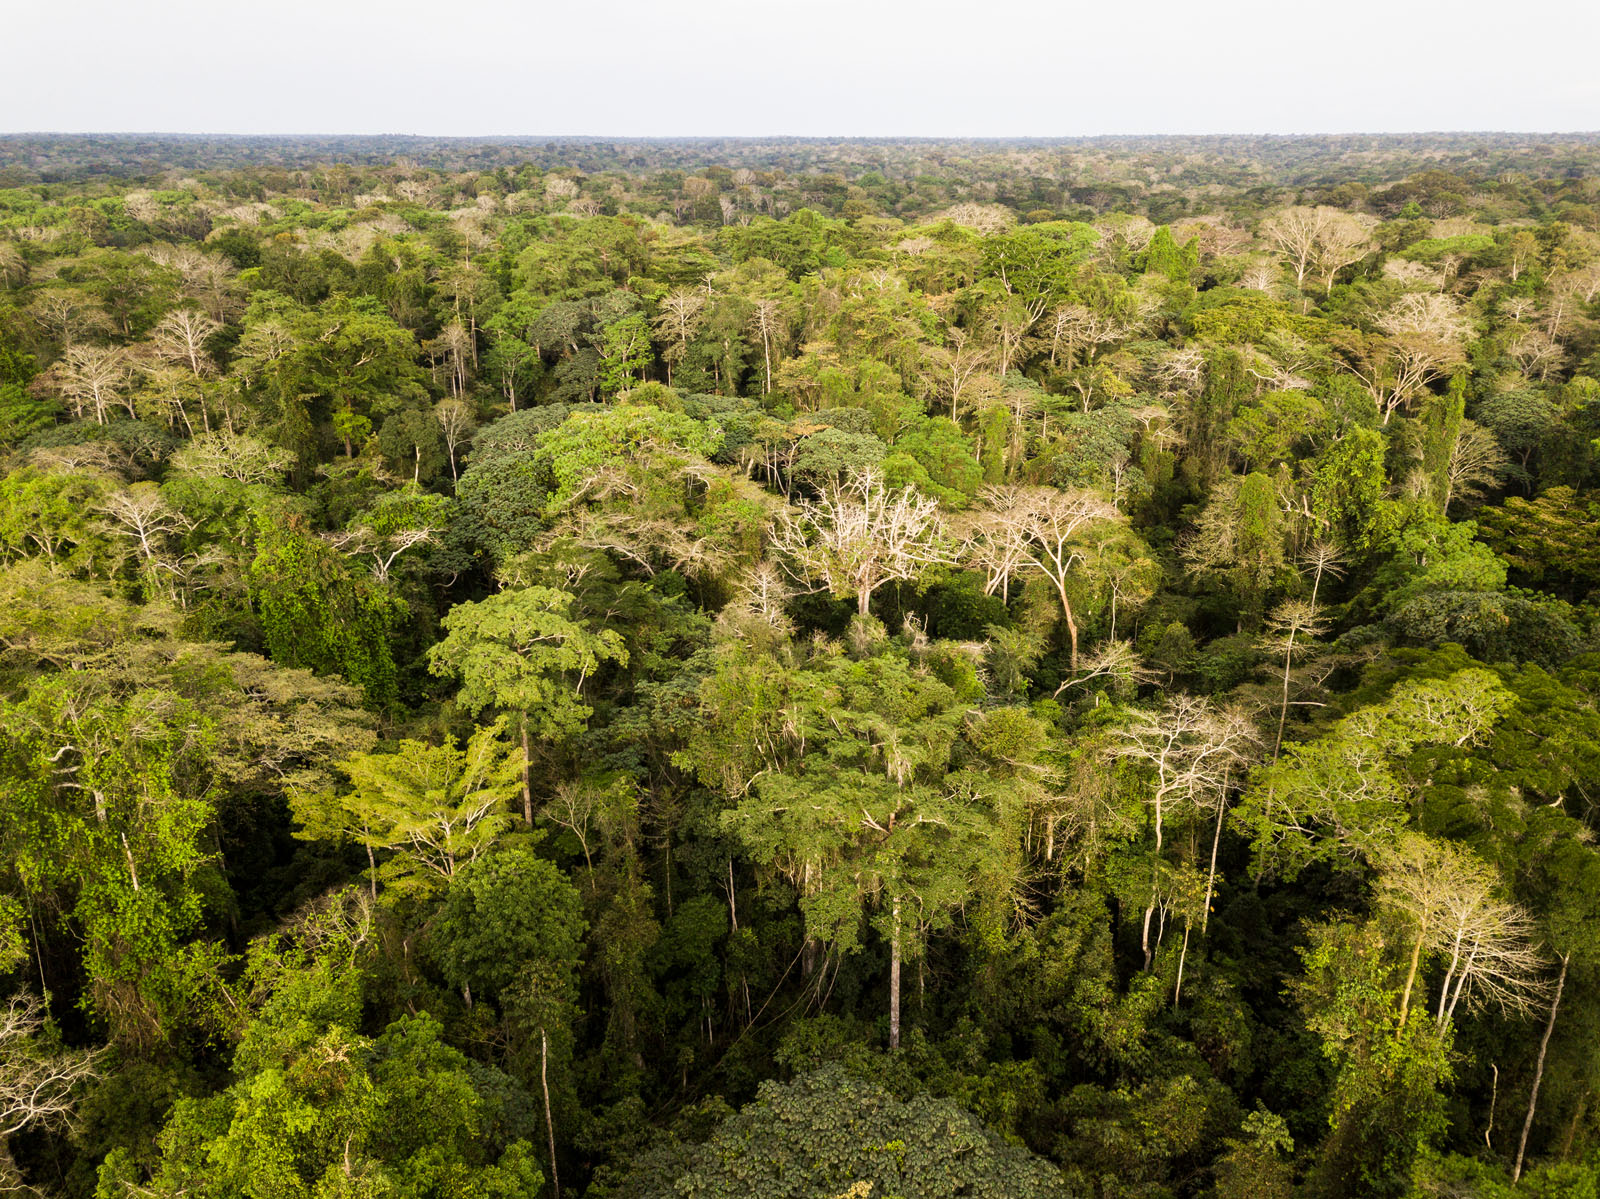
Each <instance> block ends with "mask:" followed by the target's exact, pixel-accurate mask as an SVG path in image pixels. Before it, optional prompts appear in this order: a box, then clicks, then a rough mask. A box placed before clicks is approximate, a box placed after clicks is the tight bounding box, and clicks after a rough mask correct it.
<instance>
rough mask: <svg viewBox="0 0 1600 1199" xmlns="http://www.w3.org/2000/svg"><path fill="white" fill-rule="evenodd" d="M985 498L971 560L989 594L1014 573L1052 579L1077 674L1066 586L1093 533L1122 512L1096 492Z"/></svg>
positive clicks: (1036, 491) (1033, 490)
mask: <svg viewBox="0 0 1600 1199" xmlns="http://www.w3.org/2000/svg"><path fill="white" fill-rule="evenodd" d="M983 497H984V509H983V511H982V512H981V513H979V514H978V515H977V516H976V517H975V518H974V519H973V520H971V521H970V522H969V523H968V524H967V526H966V527H967V536H966V540H965V545H964V550H965V552H966V554H967V557H968V560H969V561H970V562H971V563H972V564H973V566H974V567H975V568H977V569H979V570H982V571H983V572H984V574H985V576H986V579H987V582H986V584H985V586H986V587H987V589H988V594H990V595H993V594H994V590H995V588H996V587H1002V588H1003V587H1004V586H1005V580H1006V579H1007V578H1009V577H1010V576H1011V575H1012V574H1014V573H1019V572H1029V571H1031V572H1034V573H1037V574H1039V575H1042V576H1043V577H1044V578H1046V579H1049V580H1050V583H1051V585H1052V586H1053V587H1054V588H1055V590H1056V597H1057V598H1058V599H1059V600H1060V602H1061V614H1062V617H1063V618H1064V619H1065V620H1066V622H1067V635H1068V637H1069V639H1070V641H1071V658H1070V661H1071V666H1072V669H1073V670H1076V669H1077V668H1078V622H1077V618H1076V616H1075V615H1074V613H1073V610H1072V596H1071V592H1070V590H1069V586H1068V584H1069V581H1070V580H1071V579H1072V577H1073V575H1074V574H1075V573H1076V572H1077V571H1078V569H1079V568H1080V567H1081V565H1082V564H1083V562H1084V559H1085V557H1086V556H1087V555H1088V553H1089V551H1090V549H1091V548H1092V547H1091V544H1090V541H1089V538H1088V535H1089V534H1090V532H1091V531H1093V530H1095V529H1096V528H1098V527H1100V526H1103V525H1104V524H1106V523H1107V522H1111V521H1118V520H1121V519H1122V514H1121V513H1119V512H1118V511H1117V509H1116V506H1115V505H1113V504H1112V503H1111V502H1110V501H1109V500H1107V499H1106V498H1105V497H1104V496H1102V495H1100V494H1099V493H1098V492H1093V491H1081V490H1080V491H1061V490H1059V489H1057V488H1054V487H1028V488H1017V487H991V488H986V489H985V490H984V493H983Z"/></svg>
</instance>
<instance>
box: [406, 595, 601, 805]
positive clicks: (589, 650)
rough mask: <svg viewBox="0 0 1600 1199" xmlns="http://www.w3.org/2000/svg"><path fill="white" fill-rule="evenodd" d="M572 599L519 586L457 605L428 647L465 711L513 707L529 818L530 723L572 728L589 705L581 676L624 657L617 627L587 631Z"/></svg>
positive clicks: (544, 728) (565, 731)
mask: <svg viewBox="0 0 1600 1199" xmlns="http://www.w3.org/2000/svg"><path fill="white" fill-rule="evenodd" d="M574 600H575V597H574V596H573V595H572V594H571V593H569V592H565V591H557V590H555V589H553V588H550V587H523V588H520V589H518V590H516V591H506V592H502V593H501V594H499V595H496V596H491V597H490V598H489V599H486V600H483V601H481V602H479V603H464V604H457V605H456V606H455V607H454V608H452V609H451V610H450V612H449V613H448V614H447V615H446V616H445V618H444V621H443V625H444V629H445V634H446V635H445V638H444V640H443V641H440V642H439V643H438V644H437V645H435V646H434V647H433V648H432V649H430V650H429V651H428V665H429V668H430V669H431V670H432V671H433V672H434V673H435V674H438V675H444V676H447V677H451V678H459V679H460V680H461V692H460V698H461V703H462V705H463V706H464V707H465V708H466V709H467V710H468V711H469V712H473V713H477V712H481V711H482V710H483V709H484V708H489V707H498V708H504V709H506V710H507V711H510V712H515V713H517V714H518V720H519V727H520V730H521V736H522V803H523V815H524V818H525V819H526V820H527V822H528V824H530V825H531V824H532V823H533V789H532V785H531V782H530V780H529V777H528V776H529V769H530V763H531V757H530V750H529V731H530V725H531V726H532V731H533V732H535V733H537V734H538V735H539V736H541V737H552V738H554V737H565V736H570V735H571V734H573V733H575V732H577V731H578V730H579V729H581V728H582V727H583V722H584V721H586V720H587V719H588V718H589V716H590V715H591V713H592V711H593V709H591V708H590V707H589V706H588V705H587V704H586V703H584V702H583V684H584V682H585V681H586V680H587V679H588V678H589V677H590V676H591V675H593V674H595V673H596V672H597V671H598V670H599V669H600V666H601V664H602V663H604V662H615V663H618V664H619V665H626V664H627V661H628V651H627V650H626V649H625V648H624V646H623V643H622V638H621V636H620V635H619V634H617V633H616V632H614V631H613V630H611V629H602V630H600V631H599V632H593V631H591V630H590V629H588V628H586V627H585V626H584V625H583V624H581V623H579V622H578V621H576V620H574V619H573V618H572V616H571V610H572V605H573V603H574ZM573 676H576V678H574V677H573Z"/></svg>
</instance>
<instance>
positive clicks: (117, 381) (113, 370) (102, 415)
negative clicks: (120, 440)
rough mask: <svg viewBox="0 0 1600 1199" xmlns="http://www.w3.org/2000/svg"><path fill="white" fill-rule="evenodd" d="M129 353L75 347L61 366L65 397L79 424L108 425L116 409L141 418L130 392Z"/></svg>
mask: <svg viewBox="0 0 1600 1199" xmlns="http://www.w3.org/2000/svg"><path fill="white" fill-rule="evenodd" d="M132 373H133V371H132V367H131V365H130V363H129V361H128V353H127V351H126V350H124V349H123V348H122V347H120V346H91V345H78V346H73V347H72V348H71V349H69V350H68V351H67V354H66V358H65V359H64V360H63V362H62V363H61V367H60V380H61V395H62V397H63V398H64V399H65V400H66V401H67V403H68V405H69V406H70V407H71V408H72V413H73V415H74V416H76V417H77V418H78V419H79V420H86V419H88V418H89V417H90V416H93V417H94V420H95V423H96V424H101V425H103V424H105V423H106V418H107V415H108V414H109V413H110V411H111V409H113V408H116V407H122V408H126V409H127V410H128V415H129V416H137V415H138V413H137V411H135V409H134V407H133V404H132V401H130V400H129V399H128V396H127V389H128V384H129V382H130V379H131V376H132Z"/></svg>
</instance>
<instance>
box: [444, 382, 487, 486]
mask: <svg viewBox="0 0 1600 1199" xmlns="http://www.w3.org/2000/svg"><path fill="white" fill-rule="evenodd" d="M433 415H434V416H435V417H436V418H437V419H438V421H439V428H440V430H441V431H442V432H443V434H444V444H445V449H446V450H447V451H448V452H449V455H450V477H451V478H452V479H456V478H458V477H459V476H458V475H457V474H456V452H457V451H458V450H459V449H460V448H461V446H462V445H464V444H465V443H466V442H468V441H470V440H471V439H472V434H473V432H474V430H476V429H477V427H478V422H477V420H476V419H474V417H473V415H472V405H471V404H469V403H467V402H466V401H465V400H461V399H454V400H440V401H439V402H438V404H436V405H435V406H434V409H433Z"/></svg>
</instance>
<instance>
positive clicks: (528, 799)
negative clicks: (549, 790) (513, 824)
mask: <svg viewBox="0 0 1600 1199" xmlns="http://www.w3.org/2000/svg"><path fill="white" fill-rule="evenodd" d="M530 769H531V764H530V760H529V757H528V714H527V713H526V712H524V713H522V818H523V819H524V820H526V821H527V822H528V827H529V828H532V827H533V787H532V786H531V785H530V784H529V782H528V773H529V771H530Z"/></svg>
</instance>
